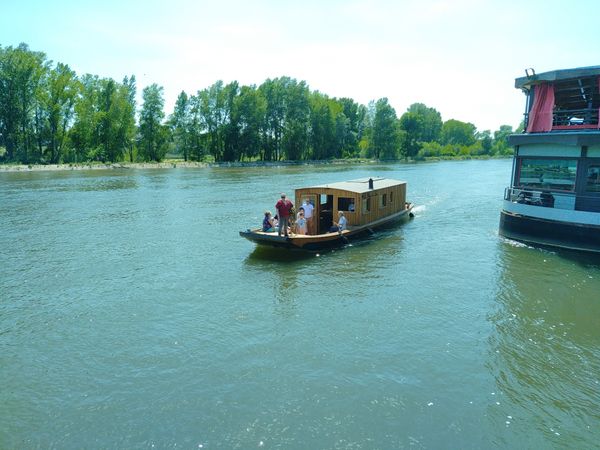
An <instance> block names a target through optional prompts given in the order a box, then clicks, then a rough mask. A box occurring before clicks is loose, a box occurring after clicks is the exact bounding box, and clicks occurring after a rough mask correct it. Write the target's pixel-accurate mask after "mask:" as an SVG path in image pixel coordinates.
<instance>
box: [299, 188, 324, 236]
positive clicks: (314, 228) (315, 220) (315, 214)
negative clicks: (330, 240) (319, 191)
mask: <svg viewBox="0 0 600 450" xmlns="http://www.w3.org/2000/svg"><path fill="white" fill-rule="evenodd" d="M298 201H299V202H300V204H299V206H298V208H297V210H298V209H300V206H302V205H304V202H305V201H308V202H309V203H310V204H311V205H312V207H313V210H312V219H311V222H310V223H308V234H318V233H319V231H318V228H319V196H318V195H316V194H307V195H303V196H302V198H300V199H298Z"/></svg>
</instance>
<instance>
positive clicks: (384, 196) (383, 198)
mask: <svg viewBox="0 0 600 450" xmlns="http://www.w3.org/2000/svg"><path fill="white" fill-rule="evenodd" d="M386 205H387V194H381V195H380V196H379V207H380V208H384V207H385V206H386Z"/></svg>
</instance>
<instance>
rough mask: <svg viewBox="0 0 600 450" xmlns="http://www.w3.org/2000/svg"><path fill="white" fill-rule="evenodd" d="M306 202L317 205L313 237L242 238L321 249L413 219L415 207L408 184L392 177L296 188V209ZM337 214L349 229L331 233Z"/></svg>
mask: <svg viewBox="0 0 600 450" xmlns="http://www.w3.org/2000/svg"><path fill="white" fill-rule="evenodd" d="M304 200H309V201H310V203H312V204H313V206H314V210H313V227H314V228H315V229H314V234H312V235H301V234H295V233H292V234H290V236H289V237H285V236H279V235H278V234H277V232H263V231H262V228H257V229H253V230H250V229H248V230H246V231H240V236H242V237H244V238H246V239H248V240H249V241H252V242H255V243H257V244H261V245H268V246H273V247H283V248H290V249H294V248H296V249H303V250H319V249H323V248H327V247H332V246H338V245H344V244H346V243H348V242H349V239H352V238H354V237H357V236H359V235H361V234H364V233H365V232H371V231H372V230H373V229H375V228H378V227H381V226H383V225H386V224H389V223H390V222H393V221H397V220H401V219H403V218H407V217H412V212H411V211H412V208H413V205H412V204H411V203H409V202H407V201H406V182H405V181H398V180H392V179H389V178H361V179H358V180H351V181H343V182H339V183H332V184H325V185H319V186H311V187H306V188H301V189H296V191H295V202H294V205H295V208H296V210H297V209H298V208H299V207H300V206H301V204H302V202H303V201H304ZM338 211H342V212H343V213H344V216H345V217H346V220H347V227H346V229H345V230H343V231H341V232H339V231H335V232H330V228H331V226H332V223H333V220H334V217H335V218H336V221H337V217H338Z"/></svg>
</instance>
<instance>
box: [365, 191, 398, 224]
mask: <svg viewBox="0 0 600 450" xmlns="http://www.w3.org/2000/svg"><path fill="white" fill-rule="evenodd" d="M390 192H391V193H392V196H393V201H392V202H390ZM383 194H386V198H387V202H386V205H385V206H384V207H380V196H382V195H383ZM360 197H361V198H360V201H359V205H358V208H357V209H356V211H357V213H362V211H363V205H364V203H365V201H366V198H367V197H369V198H371V210H370V211H369V212H367V213H364V214H360V215H359V218H360V220H359V222H358V223H357V224H358V225H364V224H366V223H369V222H373V221H375V220H378V219H381V218H382V217H385V216H389V215H390V214H393V213H396V212H398V211H402V210H403V209H404V206H405V203H406V184H400V185H396V186H391V187H389V188H384V189H381V190H379V189H376V190H373V191H369V192H365V193H363V194H360Z"/></svg>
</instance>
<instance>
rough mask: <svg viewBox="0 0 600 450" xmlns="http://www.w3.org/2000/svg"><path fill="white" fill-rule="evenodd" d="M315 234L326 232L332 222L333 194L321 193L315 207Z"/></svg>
mask: <svg viewBox="0 0 600 450" xmlns="http://www.w3.org/2000/svg"><path fill="white" fill-rule="evenodd" d="M317 218H318V220H317V222H316V225H317V230H316V234H321V233H327V232H328V231H329V228H331V225H332V224H333V195H327V194H321V195H320V196H319V203H318V206H317V208H316V215H315V219H317Z"/></svg>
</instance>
